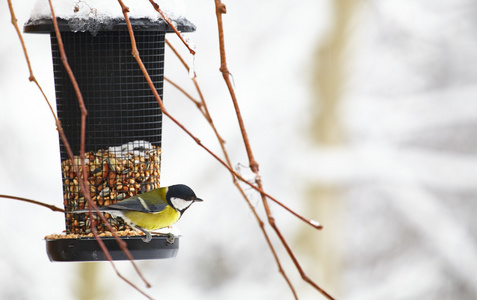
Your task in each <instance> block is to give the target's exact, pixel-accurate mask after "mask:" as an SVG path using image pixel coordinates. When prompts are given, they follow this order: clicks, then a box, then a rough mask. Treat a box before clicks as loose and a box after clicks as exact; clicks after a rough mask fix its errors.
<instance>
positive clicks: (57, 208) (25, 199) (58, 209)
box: [0, 195, 65, 213]
mask: <svg viewBox="0 0 477 300" xmlns="http://www.w3.org/2000/svg"><path fill="white" fill-rule="evenodd" d="M0 198H7V199H13V200H20V201H25V202H28V203H31V204H36V205H40V206H43V207H46V208H49V209H51V210H52V211H58V212H63V213H64V212H65V210H64V209H62V208H59V207H56V206H54V205H52V204H46V203H43V202H40V201H35V200H31V199H27V198H22V197H17V196H10V195H0Z"/></svg>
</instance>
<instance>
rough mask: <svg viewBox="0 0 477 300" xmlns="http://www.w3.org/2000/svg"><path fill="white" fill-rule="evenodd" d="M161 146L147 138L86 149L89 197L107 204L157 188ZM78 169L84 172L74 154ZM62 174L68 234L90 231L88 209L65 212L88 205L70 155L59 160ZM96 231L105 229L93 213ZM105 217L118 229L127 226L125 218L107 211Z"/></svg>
mask: <svg viewBox="0 0 477 300" xmlns="http://www.w3.org/2000/svg"><path fill="white" fill-rule="evenodd" d="M160 155H161V149H160V148H158V147H156V146H154V145H151V144H150V143H148V142H146V141H134V142H131V143H128V144H125V145H122V146H118V147H109V149H101V150H98V151H96V152H88V153H85V171H86V175H87V178H88V180H87V181H88V189H89V192H90V195H91V199H92V200H93V201H94V202H95V203H96V204H97V205H98V206H107V205H110V204H114V203H116V202H117V201H120V200H124V199H126V198H129V197H132V196H135V195H137V194H141V193H144V192H147V191H150V190H153V189H156V188H159V178H160V167H161V165H160V161H161V160H160ZM74 161H75V163H76V165H77V166H78V167H79V170H80V173H81V174H83V168H82V167H81V159H80V157H79V156H75V157H74ZM61 168H62V174H63V196H64V206H65V211H66V212H67V213H66V215H65V216H66V233H67V234H71V233H72V234H84V235H86V234H89V233H91V228H90V227H91V220H90V219H89V218H88V214H87V213H81V214H78V213H68V212H69V211H75V210H79V209H85V208H88V205H87V201H86V199H85V197H84V195H83V193H82V192H81V191H80V187H79V180H80V179H79V178H78V176H77V173H76V172H74V168H73V164H72V161H71V159H67V160H65V161H63V162H62V163H61ZM93 217H94V218H95V221H96V227H97V229H98V232H105V229H106V226H105V224H104V223H103V222H102V221H101V220H100V218H99V216H98V215H96V214H94V215H93ZM105 217H106V218H107V219H108V221H109V222H110V223H111V225H112V226H113V227H114V228H115V229H116V230H117V231H121V230H125V229H130V228H129V226H127V225H126V224H125V222H124V221H123V220H122V219H120V218H117V219H114V218H112V217H111V215H109V214H108V213H105Z"/></svg>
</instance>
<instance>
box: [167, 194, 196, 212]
mask: <svg viewBox="0 0 477 300" xmlns="http://www.w3.org/2000/svg"><path fill="white" fill-rule="evenodd" d="M171 202H172V205H174V207H175V208H176V209H177V210H184V209H186V208H188V207H189V206H190V205H191V204H192V203H193V202H194V201H187V200H184V199H181V198H174V197H171Z"/></svg>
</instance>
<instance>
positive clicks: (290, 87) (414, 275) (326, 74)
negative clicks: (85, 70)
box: [0, 0, 477, 300]
mask: <svg viewBox="0 0 477 300" xmlns="http://www.w3.org/2000/svg"><path fill="white" fill-rule="evenodd" d="M34 2H35V1H13V6H14V8H15V11H16V14H17V18H18V22H19V24H20V25H22V24H23V23H24V22H26V21H27V20H28V18H29V16H30V14H31V9H32V7H33V5H34ZM224 3H225V4H226V5H227V14H226V15H224V26H225V38H226V49H227V58H228V61H229V68H230V71H231V72H232V75H233V79H234V83H235V87H236V91H237V95H238V99H239V103H240V105H241V109H242V113H243V116H244V119H245V124H246V127H247V129H248V132H249V136H250V139H251V144H252V147H253V149H254V152H255V155H256V158H257V160H258V162H259V163H260V167H261V174H262V176H263V180H264V184H265V187H266V188H267V190H268V192H270V193H271V194H272V195H274V196H276V197H277V198H279V199H280V200H281V201H282V202H284V203H285V204H287V205H289V206H290V207H291V208H293V209H295V210H296V211H298V212H301V213H302V214H303V215H304V216H306V217H308V218H312V219H316V220H318V221H320V222H321V223H322V224H323V225H324V227H325V229H324V230H323V231H321V232H318V231H313V230H310V229H309V228H307V226H306V225H305V224H303V223H302V222H300V221H298V220H296V219H295V218H293V217H291V216H290V215H289V214H287V213H285V212H284V211H283V210H282V209H281V208H279V207H277V206H274V207H273V210H274V213H275V216H276V219H277V223H278V225H279V226H280V227H281V228H282V230H283V232H284V234H285V236H286V237H287V238H288V240H289V241H290V243H291V244H292V248H293V249H295V250H296V254H297V256H298V259H299V260H300V262H302V264H303V267H304V269H305V271H306V272H307V273H308V274H309V275H310V276H311V277H312V278H313V279H314V280H316V282H318V283H319V284H320V285H321V286H322V287H323V288H325V290H327V291H328V292H330V293H331V294H333V295H335V296H337V297H338V298H340V299H367V300H368V299H475V298H477V279H476V278H477V276H476V275H477V249H476V231H477V220H476V218H475V211H476V209H477V201H476V200H475V198H476V195H477V188H476V180H477V156H476V154H477V129H476V128H477V121H476V120H477V101H476V100H477V86H476V85H475V82H476V80H477V68H476V67H475V61H476V59H477V38H476V37H477V26H476V25H477V21H476V20H477V4H476V3H475V2H474V1H471V0H455V1H444V0H439V1H428V0H420V1H413V0H399V1H398V0H395V1H376V0H368V1H366V0H362V1H354V2H353V1H345V0H336V1H325V0H314V1H312V0H302V1H298V2H297V1H291V0H280V1H261V2H259V3H257V2H256V1H249V0H247V1H240V2H233V1H227V2H224ZM127 4H129V5H130V6H132V5H134V4H133V3H128V2H127ZM184 8H185V10H184V11H185V12H184V13H185V15H186V17H187V18H188V19H189V20H191V21H192V22H193V23H194V24H196V25H197V31H196V32H195V33H192V34H188V36H189V37H190V38H191V40H192V41H193V42H194V44H195V45H196V46H197V57H196V60H195V61H196V63H195V65H196V71H197V74H198V80H199V82H200V84H201V87H202V89H203V92H204V95H205V97H206V99H207V101H208V105H209V108H210V111H211V114H212V116H213V117H214V118H215V122H216V124H217V126H218V127H219V130H220V132H221V134H222V136H223V137H224V138H225V140H226V141H227V147H228V149H229V151H230V154H231V157H232V160H233V162H234V164H237V165H238V164H239V163H240V164H241V165H247V157H246V154H245V151H244V148H243V145H242V143H241V136H240V132H239V130H238V126H237V123H236V121H235V117H234V111H233V107H232V104H231V101H230V100H229V97H228V93H227V91H226V88H225V85H224V84H223V81H222V77H221V74H220V73H219V71H218V69H219V56H218V44H217V43H218V37H217V28H216V27H217V25H216V19H215V7H214V3H213V1H192V0H185V1H184ZM0 16H1V18H0V20H1V24H2V28H3V30H2V41H3V42H2V43H1V45H0V54H1V55H0V65H1V66H2V67H1V68H0V101H1V102H0V105H1V106H0V107H1V109H0V136H1V138H2V140H3V143H2V147H0V194H7V195H16V196H21V197H26V198H31V199H35V200H38V201H42V202H46V203H51V204H55V205H57V206H62V191H61V177H60V158H59V147H58V137H57V132H56V130H55V125H54V121H53V118H52V116H51V115H50V112H49V110H48V108H47V106H46V104H45V102H44V100H43V99H42V97H41V95H40V93H39V91H38V89H37V88H36V86H35V85H34V84H32V83H29V81H28V76H29V74H28V69H27V66H26V63H25V59H24V57H23V53H22V51H21V47H20V43H19V41H18V38H17V37H16V33H15V31H14V29H13V26H11V24H10V15H9V13H8V7H7V3H6V1H3V2H2V3H1V4H0ZM24 38H25V41H26V45H27V47H28V50H29V54H30V59H31V61H32V66H33V70H34V73H35V75H36V78H37V79H38V81H39V82H40V83H41V84H42V86H43V88H44V90H45V92H46V94H47V95H48V97H49V99H50V100H51V101H52V102H54V83H53V73H52V65H51V53H50V43H49V37H48V36H47V35H35V34H25V35H24ZM169 39H170V40H171V41H172V42H173V43H174V44H175V45H176V46H177V47H178V48H181V52H182V53H183V54H184V55H185V56H187V51H186V50H185V49H183V48H182V47H181V46H180V43H179V42H178V39H177V38H176V37H174V36H173V35H169ZM165 75H166V76H168V77H169V78H171V79H172V80H174V81H176V82H179V83H181V84H182V85H183V86H184V87H187V88H188V90H189V91H193V86H192V84H191V82H190V80H189V79H188V77H187V72H186V71H185V70H184V69H183V68H182V66H181V65H180V64H179V63H178V61H177V59H176V58H175V57H173V53H172V52H171V51H167V52H166V70H165ZM164 87H165V94H164V99H165V103H166V106H167V107H168V109H169V111H170V112H171V113H173V114H174V115H176V116H177V118H178V119H179V120H180V121H181V122H183V124H185V125H186V126H187V127H189V128H191V130H192V131H193V132H194V133H195V134H196V135H197V136H198V137H199V138H200V139H201V140H202V142H203V143H204V144H206V145H207V146H209V147H210V148H211V149H213V150H214V151H216V152H219V147H218V144H217V142H216V141H215V140H214V136H213V134H212V131H211V130H210V128H209V127H208V125H207V123H206V122H205V120H204V119H203V118H202V117H201V116H200V115H199V114H198V112H197V110H196V109H195V107H194V106H193V105H192V104H190V103H188V100H187V99H185V98H184V97H183V96H182V95H181V94H180V93H178V92H177V91H176V90H174V88H173V87H172V86H170V85H168V84H167V83H166V84H165V85H164ZM162 159H163V165H162V177H161V182H162V184H163V185H169V184H173V183H179V182H181V183H186V184H188V185H190V186H191V187H193V188H194V190H195V191H196V193H197V194H198V196H200V197H201V198H203V199H205V200H206V201H205V202H204V203H202V204H200V205H195V206H194V207H193V208H191V209H190V210H189V211H188V213H187V214H186V215H185V216H184V218H183V219H181V221H180V222H179V224H178V227H179V228H180V230H181V232H182V234H183V237H182V238H181V247H180V251H179V254H178V256H177V257H176V258H174V259H170V260H160V261H142V262H139V265H140V267H141V269H142V270H143V272H144V274H145V276H146V278H147V279H148V280H149V281H150V282H151V283H152V285H153V288H152V289H150V290H147V292H148V293H149V294H150V295H152V296H153V297H154V298H155V299H292V298H293V297H292V294H291V292H290V291H289V289H288V288H287V286H286V284H285V282H284V280H283V278H282V277H281V276H280V275H279V274H278V272H277V267H276V265H275V262H274V261H273V258H272V256H271V254H270V251H269V249H268V248H267V245H266V243H265V241H264V239H263V237H262V235H261V233H260V231H259V230H258V226H257V224H256V221H255V220H254V218H253V216H252V214H251V213H250V211H249V210H248V208H247V206H246V204H245V202H244V201H243V200H242V199H241V198H240V195H239V193H238V192H236V190H235V188H234V186H233V184H232V183H231V180H230V176H229V175H228V174H227V171H226V170H225V169H223V168H221V167H220V165H219V164H218V163H217V162H215V161H214V160H213V159H212V158H211V157H209V156H208V155H207V154H206V153H205V152H204V151H203V150H202V149H200V148H199V147H197V146H196V145H195V143H194V142H193V141H192V140H191V139H190V138H188V137H187V136H186V135H185V134H184V133H182V132H181V131H180V130H179V129H178V128H177V127H176V126H175V125H173V124H171V123H170V122H168V121H167V120H166V121H165V124H164V128H163V157H162ZM241 172H243V174H244V175H246V176H249V173H250V172H249V171H248V170H247V169H246V168H243V167H242V168H241ZM248 192H249V193H250V194H251V195H252V198H253V200H254V204H257V206H259V197H258V196H257V195H254V194H253V192H252V191H250V190H248ZM0 225H1V227H2V230H1V231H0V238H1V240H2V242H0V270H2V272H0V299H52V298H58V299H81V297H85V296H84V295H87V293H85V291H89V292H91V294H89V296H88V297H89V299H92V298H93V294H95V295H96V298H95V299H113V298H115V299H130V298H133V299H140V298H141V295H140V294H139V293H138V292H137V291H135V290H133V289H132V288H130V287H129V286H128V285H126V284H125V283H124V282H122V281H121V280H120V279H119V278H118V277H117V276H116V275H115V273H114V272H113V270H112V268H111V267H110V265H109V264H108V263H97V264H79V263H51V262H49V260H48V258H47V255H46V251H45V242H44V240H43V237H44V236H45V235H47V234H51V233H59V232H61V231H62V230H63V229H64V220H63V216H62V214H60V213H53V212H51V211H49V210H47V209H45V208H42V207H39V206H34V205H29V204H26V203H21V202H18V201H13V200H8V199H3V198H0ZM270 232H271V231H270ZM274 241H275V242H276V239H274ZM276 245H277V248H278V249H279V254H280V256H281V258H282V262H283V264H284V266H285V268H286V270H287V272H288V274H289V276H290V277H291V279H292V281H293V282H294V284H295V285H296V287H297V289H298V295H299V296H300V299H321V298H322V297H321V296H320V295H319V294H318V293H317V292H316V291H314V290H313V289H311V288H310V287H309V286H308V285H307V284H305V283H303V282H302V281H301V280H300V278H299V275H298V274H297V272H296V270H295V269H294V268H293V266H292V265H291V263H290V261H289V259H288V257H287V256H286V253H285V252H284V251H283V249H282V248H281V247H280V246H279V245H278V243H276ZM85 266H87V267H89V268H90V269H91V268H93V266H94V267H95V269H96V271H97V285H94V286H91V285H89V284H90V283H87V281H84V279H82V277H81V276H80V275H81V274H83V273H84V270H85V269H87V267H85ZM118 267H119V269H120V270H121V271H122V272H123V273H124V274H125V275H127V276H128V277H129V278H130V279H131V280H132V281H133V282H134V283H136V284H138V285H139V286H141V287H142V284H141V282H140V280H139V279H138V277H137V275H135V274H134V272H133V270H132V267H131V266H130V264H129V263H127V262H119V263H118Z"/></svg>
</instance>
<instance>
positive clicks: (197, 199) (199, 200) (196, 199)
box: [194, 198, 204, 202]
mask: <svg viewBox="0 0 477 300" xmlns="http://www.w3.org/2000/svg"><path fill="white" fill-rule="evenodd" d="M196 201H198V202H202V201H204V200H202V199H200V198H195V199H194V202H196Z"/></svg>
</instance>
